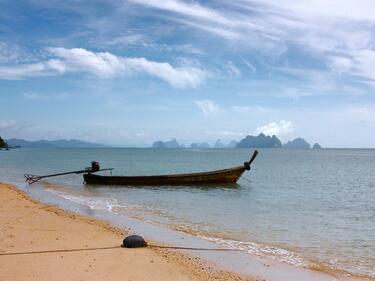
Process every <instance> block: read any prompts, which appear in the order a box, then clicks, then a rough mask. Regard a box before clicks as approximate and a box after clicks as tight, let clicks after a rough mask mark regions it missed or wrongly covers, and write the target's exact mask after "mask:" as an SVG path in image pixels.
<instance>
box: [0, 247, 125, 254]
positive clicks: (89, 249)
mask: <svg viewBox="0 0 375 281" xmlns="http://www.w3.org/2000/svg"><path fill="white" fill-rule="evenodd" d="M117 248H121V247H120V246H112V247H100V248H78V249H60V250H46V251H30V252H13V253H0V256H15V255H30V254H48V253H66V252H80V251H96V250H109V249H117Z"/></svg>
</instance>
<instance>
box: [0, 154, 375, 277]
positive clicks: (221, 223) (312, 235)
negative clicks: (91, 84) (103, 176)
mask: <svg viewBox="0 0 375 281" xmlns="http://www.w3.org/2000/svg"><path fill="white" fill-rule="evenodd" d="M251 154H252V150H251V149H135V148H134V149H130V148H126V149H125V148H101V149H22V148H21V149H14V150H10V151H0V180H1V181H5V182H6V181H8V182H12V183H15V184H17V185H19V186H25V185H24V179H23V174H24V173H31V174H38V175H43V174H49V173H55V172H65V171H70V170H80V169H82V168H84V167H87V166H90V162H91V161H92V160H96V161H99V162H100V164H101V167H102V168H114V171H113V174H114V175H155V174H172V173H184V172H201V171H209V170H215V169H222V168H229V167H232V166H238V165H242V163H243V162H244V161H247V160H248V159H249V158H250V156H251ZM106 173H107V174H108V172H106ZM40 186H42V188H44V190H46V192H48V193H52V194H54V195H56V196H57V197H60V198H64V199H67V200H71V201H73V202H76V203H78V204H82V205H85V206H88V207H89V208H92V209H98V210H105V211H108V212H111V213H114V214H116V215H118V216H131V217H134V218H137V219H140V220H143V221H146V222H150V223H156V224H160V225H164V226H165V227H169V228H173V229H175V230H177V231H184V232H189V233H191V234H193V235H196V236H199V237H201V238H203V239H206V240H209V241H213V242H215V243H218V244H221V245H223V246H227V247H231V248H233V247H235V248H238V249H241V250H243V251H245V252H248V253H249V254H253V255H259V256H268V257H270V258H273V259H277V260H280V261H283V262H286V263H289V264H293V265H295V266H303V267H310V268H315V269H319V270H329V271H332V270H333V271H335V272H336V273H337V274H339V275H361V276H364V277H367V278H370V279H372V278H374V279H375V150H371V149H321V150H287V149H261V150H260V153H259V155H258V157H257V159H256V160H255V161H254V163H253V164H252V169H251V171H250V172H246V173H245V174H244V175H243V176H242V178H241V179H240V180H239V181H238V183H237V184H228V185H217V186H215V185H214V186H193V187H192V186H177V187H168V186H160V187H148V186H141V187H133V186H125V187H113V186H112V187H111V186H95V187H94V186H87V185H84V184H83V179H82V176H81V175H67V176H62V177H56V178H49V179H47V180H45V181H42V182H41V185H40ZM25 188H26V189H27V188H32V187H25Z"/></svg>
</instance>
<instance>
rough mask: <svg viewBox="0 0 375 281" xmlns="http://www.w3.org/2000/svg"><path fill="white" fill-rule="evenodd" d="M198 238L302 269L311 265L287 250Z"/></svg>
mask: <svg viewBox="0 0 375 281" xmlns="http://www.w3.org/2000/svg"><path fill="white" fill-rule="evenodd" d="M198 237H200V238H203V239H205V240H208V241H211V242H214V243H216V244H219V245H221V246H224V247H226V248H231V249H239V250H242V251H244V252H247V253H248V254H252V255H256V256H260V257H264V256H267V257H268V258H273V259H276V260H278V261H282V262H286V263H288V264H291V265H295V266H300V267H307V266H308V265H309V263H308V262H307V261H305V260H304V259H303V258H302V257H301V256H299V255H298V254H297V253H293V252H290V251H288V250H285V249H281V248H277V247H272V246H265V245H260V244H258V243H254V242H244V241H236V240H229V239H222V238H213V237H207V236H203V235H198Z"/></svg>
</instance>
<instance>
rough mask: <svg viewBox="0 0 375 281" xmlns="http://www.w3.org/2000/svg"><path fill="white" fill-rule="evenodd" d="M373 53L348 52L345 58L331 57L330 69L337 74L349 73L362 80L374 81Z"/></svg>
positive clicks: (365, 51)
mask: <svg viewBox="0 0 375 281" xmlns="http://www.w3.org/2000/svg"><path fill="white" fill-rule="evenodd" d="M374 65H375V51H373V50H367V49H366V50H359V51H353V52H349V53H348V54H347V56H346V57H333V58H332V60H331V67H332V68H333V69H334V70H335V71H336V72H338V73H349V74H352V75H357V76H359V77H361V78H364V79H369V80H375V71H374Z"/></svg>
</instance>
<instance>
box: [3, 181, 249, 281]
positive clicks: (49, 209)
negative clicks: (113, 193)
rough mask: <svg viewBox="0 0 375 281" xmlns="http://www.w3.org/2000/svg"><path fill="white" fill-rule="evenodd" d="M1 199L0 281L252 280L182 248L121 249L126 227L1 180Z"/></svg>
mask: <svg viewBox="0 0 375 281" xmlns="http://www.w3.org/2000/svg"><path fill="white" fill-rule="evenodd" d="M0 202H1V204H0V281H8V280H12V281H18V280H20V281H21V280H22V281H23V280H46V281H47V280H48V281H53V280H90V281H95V280H105V281H112V280H135V281H141V280H153V281H158V280H160V281H167V280H173V281H177V280H248V279H246V278H243V277H239V276H237V275H235V274H232V273H229V272H223V271H220V270H218V269H216V268H214V267H213V266H212V265H209V264H204V263H203V262H201V261H199V260H197V259H196V258H192V257H188V256H184V255H182V254H179V253H177V252H171V251H168V250H161V249H158V250H155V249H150V248H139V249H124V248H121V247H119V246H120V244H121V242H122V239H123V238H124V236H125V235H126V231H124V230H121V229H118V228H115V227H112V226H110V225H109V224H108V223H106V222H103V221H99V220H96V219H93V218H89V217H84V216H81V215H78V214H75V213H72V212H68V211H65V210H62V209H59V208H57V207H54V206H49V205H45V204H42V203H40V202H37V201H35V200H33V199H31V198H29V197H28V196H27V195H25V194H24V193H23V192H21V191H19V190H17V189H16V188H15V187H12V186H10V185H7V184H1V183H0ZM112 246H113V247H117V248H114V249H103V250H82V251H76V252H52V253H39V254H22V255H2V254H5V253H18V252H29V251H46V250H60V249H80V248H83V249H89V248H97V247H112Z"/></svg>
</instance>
